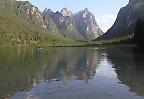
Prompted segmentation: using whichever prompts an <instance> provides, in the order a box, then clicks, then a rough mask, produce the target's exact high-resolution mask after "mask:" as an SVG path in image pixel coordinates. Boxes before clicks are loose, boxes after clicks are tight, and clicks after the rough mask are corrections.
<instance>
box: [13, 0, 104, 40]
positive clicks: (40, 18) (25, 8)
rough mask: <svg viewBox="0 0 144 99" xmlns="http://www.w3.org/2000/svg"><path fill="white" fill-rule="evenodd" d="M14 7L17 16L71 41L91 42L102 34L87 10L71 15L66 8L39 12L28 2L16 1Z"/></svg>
mask: <svg viewBox="0 0 144 99" xmlns="http://www.w3.org/2000/svg"><path fill="white" fill-rule="evenodd" d="M16 5H17V6H16V12H17V15H18V16H21V17H23V18H25V19H26V20H27V21H30V22H31V23H33V24H35V25H38V26H41V27H42V28H46V29H47V30H48V31H50V32H51V33H53V34H54V35H59V36H62V37H64V38H69V39H73V40H92V39H95V38H97V37H99V36H101V35H102V34H103V31H102V30H101V29H100V28H99V26H98V25H97V22H96V20H95V17H94V15H93V14H92V13H91V12H90V11H89V10H88V9H87V8H86V9H85V10H82V11H79V12H78V13H73V12H71V11H69V10H68V9H67V8H63V9H62V10H61V11H57V12H53V11H51V10H50V9H45V10H44V11H43V12H40V11H39V9H38V8H37V7H35V6H34V5H32V4H30V3H29V2H28V1H17V2H16Z"/></svg>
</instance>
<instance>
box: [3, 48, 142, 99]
mask: <svg viewBox="0 0 144 99" xmlns="http://www.w3.org/2000/svg"><path fill="white" fill-rule="evenodd" d="M143 51H144V50H142V49H139V48H136V47H133V46H117V47H90V48H89V47H82V48H77V47H75V48H72V47H68V48H62V47H55V48H45V49H43V50H41V51H34V50H33V48H28V47H20V48H17V47H14V48H10V47H6V48H5V47H2V48H0V99H144V53H143Z"/></svg>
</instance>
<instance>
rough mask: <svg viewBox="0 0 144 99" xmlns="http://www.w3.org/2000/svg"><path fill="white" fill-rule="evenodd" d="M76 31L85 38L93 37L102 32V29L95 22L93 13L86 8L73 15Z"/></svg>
mask: <svg viewBox="0 0 144 99" xmlns="http://www.w3.org/2000/svg"><path fill="white" fill-rule="evenodd" d="M74 20H75V23H76V26H77V28H78V31H79V32H80V33H81V35H83V36H84V37H85V38H86V39H95V38H97V37H99V36H101V35H102V34H103V32H102V30H101V29H100V28H99V26H98V25H97V23H96V20H95V17H94V15H93V14H92V13H91V12H89V11H88V9H87V8H86V9H85V10H84V11H80V12H78V13H77V14H76V15H75V16H74Z"/></svg>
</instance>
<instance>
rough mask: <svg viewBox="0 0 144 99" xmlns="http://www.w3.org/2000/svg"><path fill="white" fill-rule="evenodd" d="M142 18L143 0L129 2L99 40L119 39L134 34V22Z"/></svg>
mask: <svg viewBox="0 0 144 99" xmlns="http://www.w3.org/2000/svg"><path fill="white" fill-rule="evenodd" d="M143 16H144V0H129V3H128V5H127V6H125V7H122V8H121V9H120V11H119V13H118V15H117V18H116V21H115V22H114V24H113V26H112V27H111V28H110V29H109V30H108V31H107V32H106V33H105V34H104V35H103V36H101V37H100V39H112V38H120V37H124V36H127V35H131V34H133V33H135V26H136V22H137V20H138V19H139V18H141V17H143Z"/></svg>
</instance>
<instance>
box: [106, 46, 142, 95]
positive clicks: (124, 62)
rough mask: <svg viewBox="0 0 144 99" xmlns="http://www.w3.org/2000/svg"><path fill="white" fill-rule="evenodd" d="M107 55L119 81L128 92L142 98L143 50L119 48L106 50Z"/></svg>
mask: <svg viewBox="0 0 144 99" xmlns="http://www.w3.org/2000/svg"><path fill="white" fill-rule="evenodd" d="M117 53H119V54H118V55H117ZM108 54H109V56H108V57H109V58H110V60H111V61H112V62H113V64H114V65H115V69H116V73H117V74H118V78H119V80H120V81H121V82H122V83H123V84H125V85H127V86H129V88H130V89H129V90H130V91H132V92H136V93H137V94H138V95H141V96H144V50H143V49H142V48H137V47H122V48H121V47H119V48H113V49H108Z"/></svg>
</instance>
